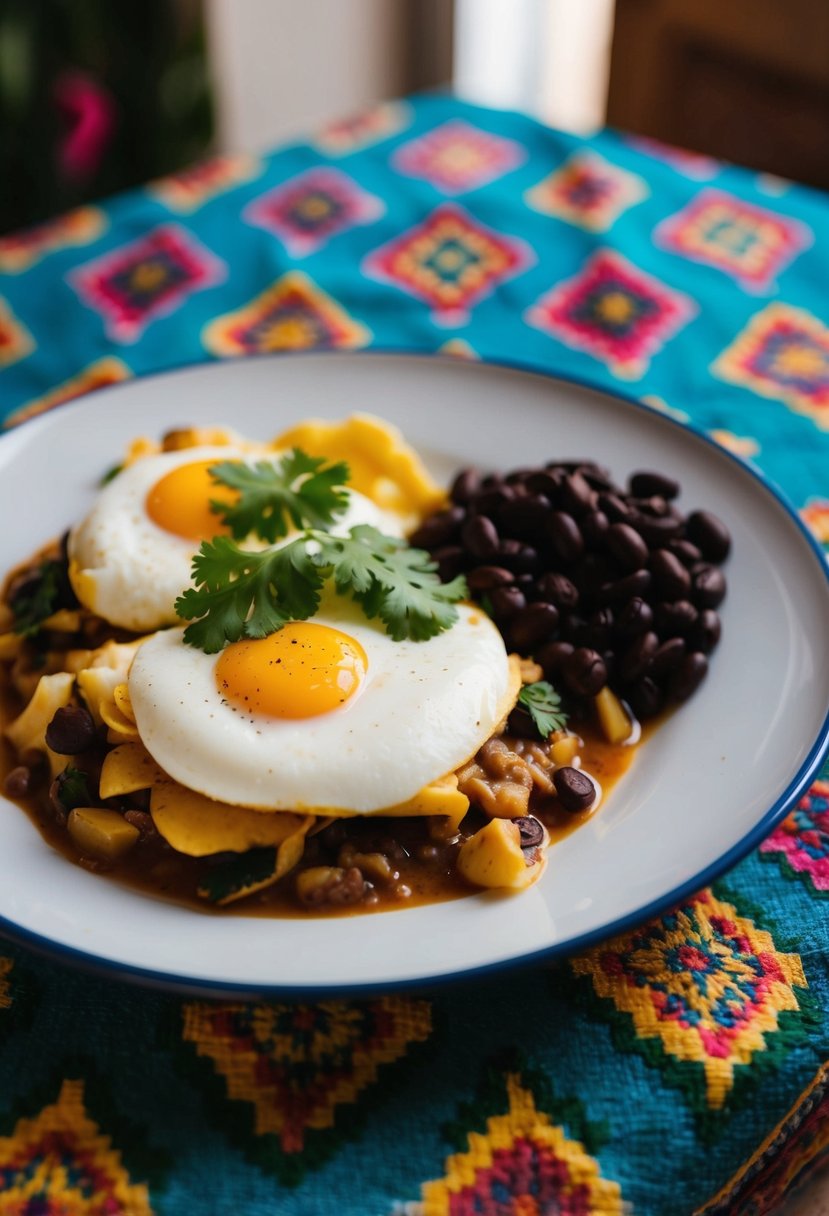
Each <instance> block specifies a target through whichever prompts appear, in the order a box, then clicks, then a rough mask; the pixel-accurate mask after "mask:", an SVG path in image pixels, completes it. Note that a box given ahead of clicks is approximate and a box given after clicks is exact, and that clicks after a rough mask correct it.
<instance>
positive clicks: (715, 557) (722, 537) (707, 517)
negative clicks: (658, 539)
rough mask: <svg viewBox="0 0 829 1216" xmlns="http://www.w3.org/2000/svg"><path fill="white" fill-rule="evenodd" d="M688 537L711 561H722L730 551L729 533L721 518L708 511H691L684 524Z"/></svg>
mask: <svg viewBox="0 0 829 1216" xmlns="http://www.w3.org/2000/svg"><path fill="white" fill-rule="evenodd" d="M685 530H686V532H687V533H688V539H689V540H692V541H693V542H694V544H695V545H696V546H697V548H699V549H701V550H702V556H703V557H707V558H708V560H709V561H711V562H724V561H725V559H726V558H727V557H728V554H729V553H730V552H731V535H730V533H729V531H728V528H726V526H725V524H724V523H723V522H722V520H721V519H718V518H717V516H716V515H712V513H711V512H710V511H692V512H691V514H690V515H689V516H688V519H687V521H686V524H685Z"/></svg>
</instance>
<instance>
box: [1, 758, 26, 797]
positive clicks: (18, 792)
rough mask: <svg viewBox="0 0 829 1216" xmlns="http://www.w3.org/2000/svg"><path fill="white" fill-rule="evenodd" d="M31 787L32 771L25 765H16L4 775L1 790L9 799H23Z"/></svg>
mask: <svg viewBox="0 0 829 1216" xmlns="http://www.w3.org/2000/svg"><path fill="white" fill-rule="evenodd" d="M31 785H32V770H31V769H30V768H28V767H27V766H26V765H25V764H18V765H17V766H16V767H15V768H13V769H12V770H11V772H9V773H7V774H6V780H5V781H4V782H3V789H4V791H5V793H6V795H7V796H8V797H9V798H25V797H26V795H27V794H28V792H29V790H30V789H31Z"/></svg>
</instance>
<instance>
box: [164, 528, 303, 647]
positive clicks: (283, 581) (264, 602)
mask: <svg viewBox="0 0 829 1216" xmlns="http://www.w3.org/2000/svg"><path fill="white" fill-rule="evenodd" d="M193 581H194V583H195V584H196V586H195V587H188V589H187V590H186V591H184V592H183V593H182V594H181V595H180V596H179V598H178V599H177V600H176V604H175V609H176V612H177V613H178V615H179V616H180V617H181V618H182V620H185V621H193V622H194V624H192V625H188V626H187V628H186V629H185V631H184V640H185V642H187V643H189V645H191V646H197V647H198V648H199V649H200V650H204V651H205V653H207V654H216V653H217V652H218V651H219V650H221V649H222V647H223V646H224V645H225V644H226V643H227V642H238V641H239V639H240V638H242V637H251V638H263V637H267V636H268V634H270V633H275V632H276V630H277V629H281V627H282V626H283V625H284V624H285V623H286V622H287V621H301V620H306V619H307V618H308V617H309V616H313V615H314V613H315V612H316V611H317V608H318V607H319V592H320V588H321V587H322V584H323V581H324V580H323V575H322V574H321V573H320V572H319V571H318V570H317V568H316V566H315V564H314V563H313V562H312V561H311V559H310V558H309V557H308V555H307V552H306V544H305V541H304V540H303V539H298V540H296V541H292V542H291V543H290V544H288V545H284V546H283V547H282V548H281V549H265V550H264V551H263V552H261V553H248V552H246V551H245V550H244V549H240V548H239V546H238V545H237V544H235V543H234V542H233V541H232V540H230V539H229V538H228V537H226V536H217V537H215V539H214V540H211V541H204V542H203V543H202V546H201V548H200V549H199V552H198V553H197V554H196V556H195V557H194V558H193Z"/></svg>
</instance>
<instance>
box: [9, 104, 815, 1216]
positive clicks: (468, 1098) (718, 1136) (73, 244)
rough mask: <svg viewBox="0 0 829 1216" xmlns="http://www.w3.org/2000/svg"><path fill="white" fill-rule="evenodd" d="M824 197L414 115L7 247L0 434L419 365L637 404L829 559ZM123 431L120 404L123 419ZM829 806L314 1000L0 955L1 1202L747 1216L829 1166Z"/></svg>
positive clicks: (142, 1210)
mask: <svg viewBox="0 0 829 1216" xmlns="http://www.w3.org/2000/svg"><path fill="white" fill-rule="evenodd" d="M827 282H829V200H827V199H826V198H825V197H823V196H822V195H820V194H818V193H816V192H814V191H811V190H808V189H805V188H801V187H798V186H794V185H791V184H790V183H788V182H784V181H781V180H779V179H775V178H771V177H768V176H764V175H757V174H753V173H749V172H746V171H744V170H741V169H737V168H733V167H731V166H727V165H723V164H720V163H718V162H716V161H713V160H711V159H709V158H707V157H703V156H699V155H692V154H689V153H684V152H680V151H678V150H677V149H669V148H664V147H661V146H659V145H656V144H654V143H652V142H649V141H646V140H642V139H634V138H631V137H626V136H623V135H618V134H614V133H612V132H607V131H605V132H601V133H599V134H598V135H596V136H595V137H594V138H592V139H590V140H587V141H585V140H581V139H577V138H575V137H573V136H569V135H563V134H561V133H558V132H555V131H550V130H548V129H546V128H544V127H542V126H540V125H538V124H537V123H534V122H532V121H530V120H529V119H526V118H523V117H520V116H517V115H513V114H505V113H495V112H490V111H486V110H482V109H477V108H475V107H472V106H468V105H463V104H460V103H458V102H456V101H453V100H451V99H447V98H439V97H423V98H419V99H416V100H414V101H407V102H400V103H392V104H387V105H383V106H380V107H378V108H376V109H374V110H373V111H371V112H370V113H368V114H364V115H361V116H359V117H358V118H356V119H353V120H350V121H345V122H340V123H337V124H335V125H332V126H330V127H329V128H328V129H327V130H325V131H323V132H321V133H320V134H319V135H318V136H317V137H316V138H315V139H314V140H312V141H310V142H308V143H304V144H298V145H296V146H294V147H290V148H286V149H283V150H280V151H278V152H276V153H275V154H274V155H272V156H268V157H265V158H262V159H255V158H253V157H249V156H234V157H218V158H216V159H214V160H212V161H210V162H208V163H206V164H203V165H197V166H195V167H194V168H192V169H189V170H187V171H186V172H184V173H181V174H179V175H178V176H177V177H175V178H170V179H167V180H164V181H159V182H154V183H151V184H150V185H148V186H147V187H146V188H145V189H144V190H140V191H135V192H132V193H130V194H127V195H124V196H122V197H118V198H115V199H112V200H110V201H108V202H106V203H104V204H101V205H100V206H97V207H86V208H84V209H83V210H80V211H77V212H75V213H73V214H71V215H68V216H63V217H61V218H60V219H58V220H55V221H53V222H51V223H49V224H47V225H45V226H42V227H41V228H39V229H36V230H33V231H30V232H27V233H22V234H15V235H12V236H8V237H4V238H2V239H0V418H2V419H4V421H5V425H6V426H7V427H8V426H13V425H15V424H17V423H20V422H22V421H23V420H24V419H27V418H31V417H33V416H35V415H37V414H39V413H42V412H43V411H45V410H48V409H53V408H55V407H57V406H59V405H60V404H62V403H63V402H66V401H68V400H70V399H71V398H73V397H76V396H78V395H79V394H81V393H84V392H87V391H89V390H91V389H94V388H97V387H99V386H101V385H105V384H111V383H113V382H115V381H118V380H123V379H125V378H127V377H130V376H135V375H142V374H146V373H148V372H156V371H160V370H163V369H164V368H166V367H171V366H174V365H179V364H186V363H191V362H197V361H200V360H206V359H211V358H215V357H228V356H240V355H246V354H249V353H258V352H264V351H280V350H297V349H310V348H324V349H325V348H332V347H341V348H349V349H353V348H363V347H373V348H381V349H382V348H384V347H385V348H391V349H400V348H409V349H415V350H421V351H434V352H437V351H443V352H452V353H454V354H456V355H458V356H460V357H464V358H481V359H486V358H492V359H499V358H508V359H509V360H511V361H513V362H516V361H517V362H523V363H526V364H527V365H529V366H532V367H535V368H542V369H547V370H549V371H551V372H554V373H557V374H559V375H564V376H573V377H576V378H577V379H579V380H582V381H589V382H592V383H593V384H595V385H597V386H599V387H604V388H610V389H613V388H614V386H617V385H619V384H622V385H623V386H624V388H625V391H626V392H628V393H630V392H631V391H633V392H635V393H637V394H639V395H640V396H641V397H643V398H645V399H646V400H648V401H649V402H651V403H652V404H656V405H657V406H659V407H660V408H662V409H664V410H666V411H668V412H669V413H670V414H671V415H672V416H674V417H677V418H679V419H681V420H683V421H687V422H689V423H690V424H692V425H693V426H696V427H698V428H701V429H702V430H704V431H706V432H708V433H709V434H710V435H712V436H713V437H714V438H715V439H717V440H718V441H719V442H720V443H723V444H725V445H727V446H728V447H730V448H731V449H732V450H734V451H736V452H738V453H739V454H740V455H742V456H745V457H750V458H751V459H752V460H754V461H756V462H757V463H758V464H759V465H760V466H761V467H762V468H763V469H764V470H765V472H766V473H767V474H768V475H769V476H770V477H772V478H773V479H774V480H775V481H776V482H777V483H778V484H780V485H781V486H782V487H783V488H784V490H785V491H787V493H788V494H789V496H790V497H791V498H792V499H793V500H794V502H795V504H796V505H797V507H798V508H800V510H801V511H802V515H803V518H804V520H805V521H806V522H807V523H808V524H809V526H810V527H811V528H812V529H813V530H814V532H815V534H816V536H817V537H818V539H819V541H820V542H821V543H822V544H823V545H824V546H826V547H827V548H829V312H827V304H826V283H827ZM116 406H117V398H116V400H115V401H114V403H113V408H115V407H116ZM827 892H829V781H827V780H824V781H818V782H816V784H815V785H814V786H813V788H812V789H811V791H810V792H809V793H808V794H807V795H806V796H805V797H804V798H803V799H802V800H801V801H800V803H799V805H798V806H797V807H796V808H795V809H794V810H793V811H792V812H791V814H790V815H789V817H788V818H787V819H786V820H785V821H784V822H783V823H781V824H780V825H779V826H778V827H777V828H776V829H775V831H774V832H772V834H771V835H770V836H769V838H768V839H767V840H766V841H765V842H764V843H763V844H762V846H761V847H760V849H759V850H757V851H756V852H755V853H754V854H753V855H751V856H750V857H748V858H747V860H745V861H744V862H742V863H741V864H740V865H738V866H737V867H736V868H735V869H734V870H732V871H731V872H730V873H729V874H727V875H726V876H725V877H724V878H723V879H722V880H721V881H720V882H718V883H716V884H715V885H714V887H713V888H712V889H709V890H706V891H702V892H700V894H699V895H698V896H697V897H696V898H694V899H690V900H688V901H687V903H685V904H684V905H683V906H681V907H679V908H676V909H675V910H673V911H672V912H671V913H670V914H668V915H665V916H663V917H662V918H660V919H659V920H657V921H654V922H652V923H650V924H648V925H645V926H643V927H641V928H639V929H637V930H635V931H631V932H627V933H625V934H623V935H622V936H621V937H619V938H617V939H616V940H614V941H610V942H607V943H606V944H604V945H602V946H598V947H596V948H594V949H593V950H591V951H589V952H588V953H587V954H583V955H581V956H580V957H578V958H574V959H571V960H569V961H564V962H560V963H557V964H556V965H554V966H548V967H537V968H535V969H534V970H531V971H529V972H523V973H520V974H516V975H510V976H509V977H505V978H499V977H497V976H495V977H493V978H487V979H485V980H477V981H475V982H470V983H467V984H465V985H462V986H461V987H458V988H455V989H445V990H440V991H437V992H421V993H417V994H415V995H402V996H401V995H395V996H394V997H385V998H382V997H381V998H377V999H375V1000H365V1001H325V1002H322V1003H320V1004H317V1005H291V1004H284V1003H273V1002H272V1003H262V1004H249V1005H246V1004H243V1003H238V1002H215V1003H210V1002H201V1001H192V1000H183V999H179V998H175V997H171V996H166V995H162V994H159V993H156V992H152V991H142V990H139V989H136V988H130V987H127V986H124V985H122V984H121V983H119V982H115V981H110V980H105V979H101V978H94V977H89V976H86V975H83V974H80V973H76V972H74V971H71V970H68V969H66V968H64V967H62V966H59V965H57V964H54V963H51V962H44V961H42V960H39V959H36V958H35V957H33V956H31V955H29V954H28V953H27V952H25V951H24V950H21V949H19V948H16V947H13V946H11V945H3V946H2V947H0V1027H2V1029H3V1036H2V1046H0V1213H20V1214H21V1216H22V1214H23V1213H26V1214H27V1216H34V1214H35V1213H37V1214H38V1216H57V1214H58V1213H62V1214H63V1213H67V1214H70V1213H71V1214H72V1216H81V1213H83V1214H87V1213H88V1214H93V1213H94V1214H95V1216H98V1214H100V1216H145V1214H149V1213H154V1214H155V1216H164V1214H167V1216H173V1214H178V1213H181V1212H185V1211H186V1212H187V1213H188V1216H201V1214H204V1216H224V1214H226V1213H227V1214H231V1213H233V1214H235V1213H241V1212H243V1213H245V1214H246V1216H259V1214H260V1213H261V1214H262V1216H265V1213H268V1214H271V1213H276V1212H278V1213H279V1214H280V1216H311V1214H313V1216H395V1214H396V1216H508V1214H509V1216H519V1214H520V1216H552V1213H556V1214H560V1216H610V1214H616V1213H631V1212H632V1213H635V1214H638V1216H691V1213H698V1214H700V1216H714V1214H715V1213H716V1214H718V1216H763V1214H765V1213H769V1212H772V1211H773V1210H774V1209H775V1207H776V1206H777V1204H778V1203H779V1200H780V1199H781V1197H782V1196H783V1195H784V1194H785V1193H786V1192H787V1191H788V1190H789V1189H790V1188H791V1187H792V1186H793V1185H794V1184H795V1183H796V1182H797V1181H798V1180H800V1179H801V1178H804V1177H805V1176H806V1175H808V1174H809V1173H810V1172H811V1171H813V1170H815V1169H816V1168H817V1167H818V1166H819V1165H820V1164H821V1163H822V1162H824V1161H825V1160H826V1159H827V1157H829V967H828V966H827V951H828V950H829V931H827V927H826V915H825V914H826V907H827V905H826V903H825V902H824V898H823V897H824V896H825V895H826V893H827Z"/></svg>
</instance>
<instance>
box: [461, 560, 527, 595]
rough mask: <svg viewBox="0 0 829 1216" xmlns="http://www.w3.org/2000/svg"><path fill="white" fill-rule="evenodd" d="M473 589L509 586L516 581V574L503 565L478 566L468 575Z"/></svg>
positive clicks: (488, 589)
mask: <svg viewBox="0 0 829 1216" xmlns="http://www.w3.org/2000/svg"><path fill="white" fill-rule="evenodd" d="M466 581H467V583H468V584H469V588H470V590H471V591H491V590H492V589H493V588H494V587H508V586H509V585H510V583H514V582H515V575H514V574H513V573H512V571H511V570H505V569H504V567H503V566H476V567H475V569H474V570H470V571H469V573H468V574H467V576H466Z"/></svg>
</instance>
